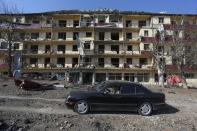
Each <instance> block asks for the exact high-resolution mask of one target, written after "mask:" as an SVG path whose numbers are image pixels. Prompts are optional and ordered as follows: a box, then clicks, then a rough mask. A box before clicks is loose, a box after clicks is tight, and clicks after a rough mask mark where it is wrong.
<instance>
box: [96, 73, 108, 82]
mask: <svg viewBox="0 0 197 131" xmlns="http://www.w3.org/2000/svg"><path fill="white" fill-rule="evenodd" d="M105 80H106V74H105V73H96V82H101V81H105Z"/></svg>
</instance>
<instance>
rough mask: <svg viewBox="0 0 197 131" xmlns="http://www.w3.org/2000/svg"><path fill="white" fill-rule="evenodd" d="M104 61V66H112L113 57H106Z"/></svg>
mask: <svg viewBox="0 0 197 131" xmlns="http://www.w3.org/2000/svg"><path fill="white" fill-rule="evenodd" d="M104 62H105V66H104V67H111V58H109V57H106V58H105V60H104Z"/></svg>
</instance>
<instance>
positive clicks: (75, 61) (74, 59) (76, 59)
mask: <svg viewBox="0 0 197 131" xmlns="http://www.w3.org/2000/svg"><path fill="white" fill-rule="evenodd" d="M76 65H78V58H72V67H75V66H76Z"/></svg>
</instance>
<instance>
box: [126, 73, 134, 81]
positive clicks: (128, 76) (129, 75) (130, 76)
mask: <svg viewBox="0 0 197 131" xmlns="http://www.w3.org/2000/svg"><path fill="white" fill-rule="evenodd" d="M134 79H135V74H134V73H125V74H124V80H126V81H131V82H134Z"/></svg>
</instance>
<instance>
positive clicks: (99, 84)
mask: <svg viewBox="0 0 197 131" xmlns="http://www.w3.org/2000/svg"><path fill="white" fill-rule="evenodd" d="M104 84H105V82H104V81H103V82H100V83H98V84H96V85H95V86H94V88H95V89H96V91H97V92H100V91H101V90H102V89H103V86H104Z"/></svg>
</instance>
